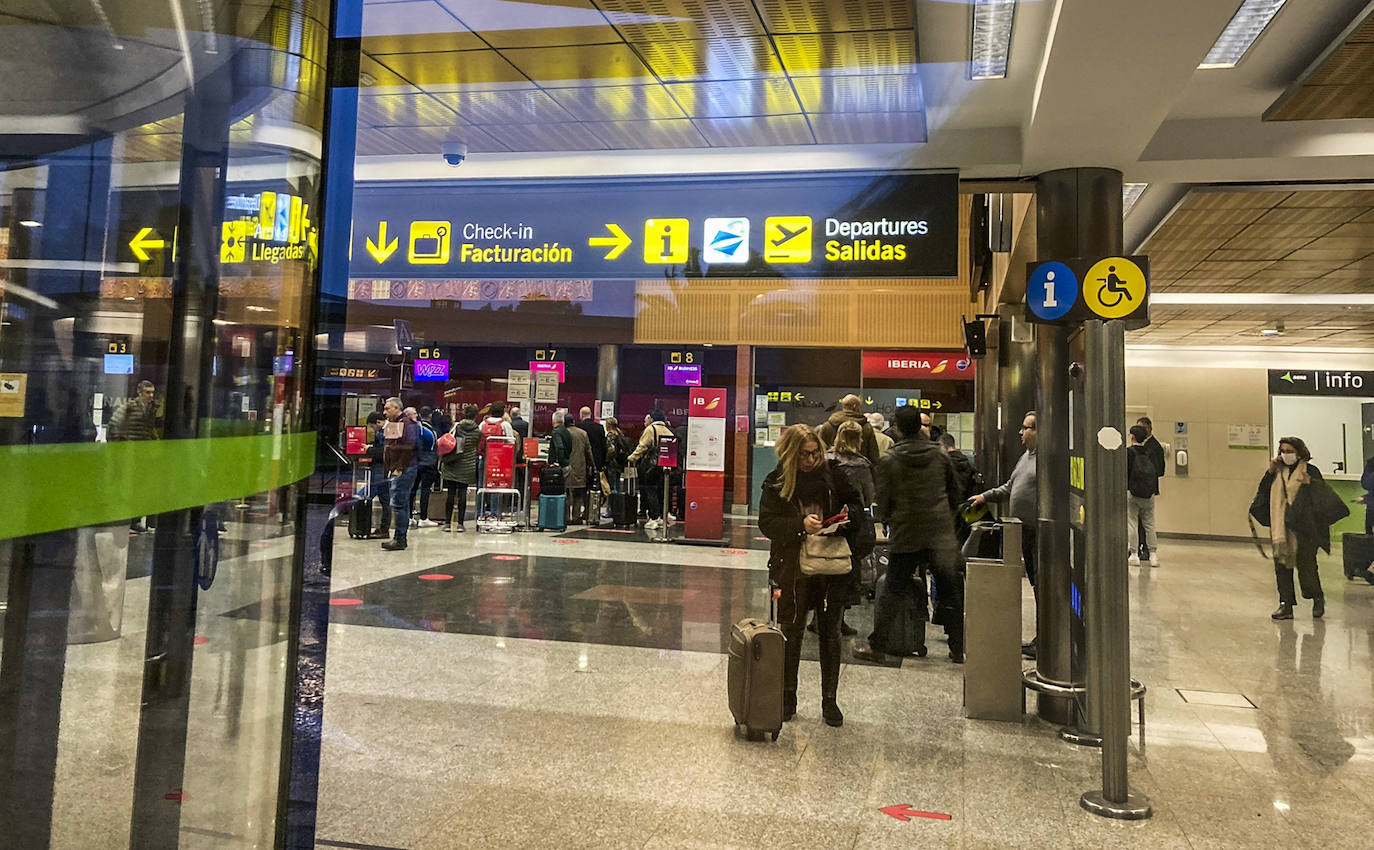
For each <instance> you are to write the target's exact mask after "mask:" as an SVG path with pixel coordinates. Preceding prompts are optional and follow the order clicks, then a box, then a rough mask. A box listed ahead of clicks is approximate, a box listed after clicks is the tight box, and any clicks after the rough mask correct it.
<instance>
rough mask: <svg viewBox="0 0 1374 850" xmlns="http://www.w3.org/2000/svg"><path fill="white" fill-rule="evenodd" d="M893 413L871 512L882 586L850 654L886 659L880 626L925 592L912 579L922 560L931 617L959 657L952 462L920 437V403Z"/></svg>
mask: <svg viewBox="0 0 1374 850" xmlns="http://www.w3.org/2000/svg"><path fill="white" fill-rule="evenodd" d="M893 420H894V424H895V425H896V427H897V431H898V432H899V433H900V434H901V435H902V438H901V439H900V440H898V441H897V444H896V445H894V446H893V447H892V448H891V449H890V450H888V453H887V454H886V455H885V456H884V457H883V459H882V462H881V463H879V464H878V468H877V475H876V478H877V491H878V502H877V508H876V510H875V511H874V517H875V519H877V521H879V522H885V523H887V525H888V527H889V532H888V541H889V542H888V551H889V553H890V560H889V562H888V568H887V580H886V581H887V586H886V592H885V593H884V594H882V596H881V597H880V598H879V600H878V606H877V607H876V608H875V609H874V611H873V623H874V629H873V634H872V635H871V636H870V637H869V645H868V646H867V647H863V646H858V647H855V649H854V655H855V656H857V657H860V658H867V659H870V660H873V661H879V662H881V661H884V660H886V656H885V655H884V652H883V648H884V646H888V645H891V642H890V640H888V639H889V638H890V637H891V636H890V635H888V634H887V633H886V632H887V630H888V628H889V627H890V625H891V624H892V622H893V620H894V619H895V613H896V611H897V610H899V609H898V606H900V605H903V604H906V600H907V598H908V597H909V596H911V595H912V594H913V593H915V594H917V596H918V601H919V597H921V596H923V595H924V594H923V593H922V592H921V590H920V589H919V588H918V587H917V582H918V579H917V571H918V570H919V569H920V567H921V566H922V564H927V565H929V567H930V570H931V572H932V573H933V574H934V576H935V591H936V595H937V597H938V599H939V601H938V603H937V606H936V613H935V622H936V623H938V624H940V625H943V626H944V627H945V633H946V635H948V636H949V658H950V660H951V661H953V662H954V663H955V664H962V663H963V662H964V586H963V582H962V580H961V579H960V576H959V568H958V563H957V559H956V555H955V550H956V545H957V544H956V543H955V538H954V510H955V508H957V507H958V505H959V492H958V489H957V488H958V483H957V481H956V480H955V476H954V464H953V463H952V462H951V461H950V459H949V455H948V454H947V453H946V452H945V451H944V450H942V449H941V448H940V446H939V445H938V444H937V443H933V442H931V441H930V440H929V439H927V438H926V436H925V433H924V432H923V431H922V429H921V418H920V412H919V411H917V410H915V409H913V408H910V407H902V408H898V410H897V412H896V414H895V415H894V416H893ZM907 435H911V436H907ZM885 641H887V642H886V643H885Z"/></svg>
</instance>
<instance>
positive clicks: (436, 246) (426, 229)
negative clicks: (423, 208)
mask: <svg viewBox="0 0 1374 850" xmlns="http://www.w3.org/2000/svg"><path fill="white" fill-rule="evenodd" d="M452 234H453V225H452V224H451V223H450V222H447V221H412V222H411V223H410V250H409V257H408V258H409V260H410V262H411V263H412V264H414V265H417V266H423V265H434V266H438V265H443V264H444V263H447V262H448V257H449V250H450V248H449V246H450V241H449V240H450V237H451V236H452Z"/></svg>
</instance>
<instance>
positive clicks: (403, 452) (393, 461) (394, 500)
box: [382, 396, 420, 552]
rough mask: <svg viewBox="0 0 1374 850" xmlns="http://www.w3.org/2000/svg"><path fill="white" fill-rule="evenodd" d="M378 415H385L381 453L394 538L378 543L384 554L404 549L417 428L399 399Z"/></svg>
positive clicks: (418, 436)
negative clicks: (394, 522) (384, 438)
mask: <svg viewBox="0 0 1374 850" xmlns="http://www.w3.org/2000/svg"><path fill="white" fill-rule="evenodd" d="M382 412H383V413H384V414H386V419H387V422H386V425H385V426H383V427H384V429H385V432H386V434H387V437H386V446H385V447H384V448H383V450H382V459H383V463H384V464H385V465H386V477H387V481H388V482H389V484H388V486H389V487H390V488H391V512H392V513H393V514H395V516H396V536H395V537H394V538H393V539H391V540H389V541H387V542H386V543H383V544H382V548H383V549H385V550H386V551H388V552H395V551H398V550H400V549H404V548H406V534H407V532H409V531H410V488H411V487H413V486H414V485H415V474H416V470H417V468H418V466H417V461H418V458H417V449H418V447H419V445H420V426H418V425H416V424H415V421H414V420H412V419H410V418H408V417H407V416H406V415H405V408H404V407H402V406H401V400H400V399H399V398H396V397H394V396H393V397H391V398H389V399H387V400H386V405H385V406H383V408H382Z"/></svg>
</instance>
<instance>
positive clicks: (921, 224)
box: [350, 171, 959, 280]
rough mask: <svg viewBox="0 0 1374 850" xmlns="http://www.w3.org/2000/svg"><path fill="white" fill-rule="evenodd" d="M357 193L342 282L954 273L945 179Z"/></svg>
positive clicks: (600, 181) (874, 177)
mask: <svg viewBox="0 0 1374 850" xmlns="http://www.w3.org/2000/svg"><path fill="white" fill-rule="evenodd" d="M420 188H422V191H421V190H419V189H418V188H417V187H416V186H413V185H403V184H390V185H367V186H362V185H360V186H359V187H357V189H356V190H355V191H354V196H353V210H354V219H353V234H354V236H353V240H354V244H353V245H352V246H351V254H350V256H351V264H350V275H351V276H352V277H354V278H372V279H379V278H391V279H412V278H419V277H428V278H447V279H464V278H508V279H509V278H555V279H558V278H562V279H591V280H599V279H608V278H612V279H613V278H622V279H638V278H646V277H653V278H658V277H662V276H663V275H664V274H665V273H669V274H676V275H680V276H684V277H693V276H702V275H707V274H710V275H716V276H722V275H723V276H729V277H736V278H739V277H766V278H787V277H798V278H818V277H819V278H825V277H954V276H956V275H957V274H958V244H959V216H958V197H959V175H958V174H957V173H955V172H890V171H881V172H834V173H828V174H827V173H820V174H817V173H808V174H730V175H708V176H699V177H680V176H673V177H623V178H615V179H605V178H597V179H561V180H523V181H519V182H515V183H512V182H498V181H477V180H472V181H462V182H461V183H451V184H443V183H439V184H427V185H425V186H424V187H420Z"/></svg>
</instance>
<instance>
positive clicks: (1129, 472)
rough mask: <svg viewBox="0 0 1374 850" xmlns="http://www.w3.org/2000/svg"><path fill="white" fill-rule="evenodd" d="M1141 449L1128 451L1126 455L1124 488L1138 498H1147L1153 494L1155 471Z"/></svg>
mask: <svg viewBox="0 0 1374 850" xmlns="http://www.w3.org/2000/svg"><path fill="white" fill-rule="evenodd" d="M1144 454H1145V453H1144V452H1143V451H1130V452H1128V453H1127V455H1126V489H1127V490H1129V491H1130V493H1131V495H1132V496H1135V497H1136V498H1138V499H1148V498H1150V497H1151V496H1153V495H1154V494H1155V471H1154V466H1153V464H1151V463H1150V460H1149V458H1147V457H1145V456H1144Z"/></svg>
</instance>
